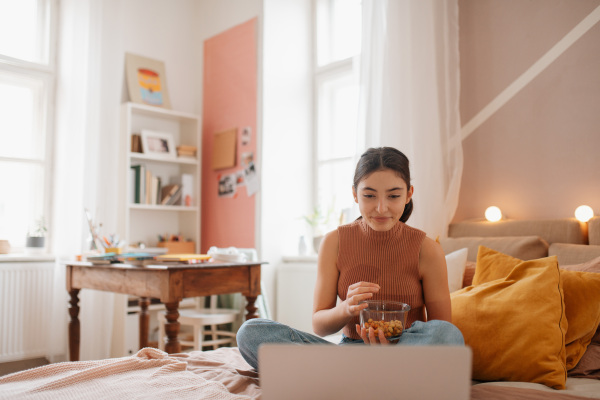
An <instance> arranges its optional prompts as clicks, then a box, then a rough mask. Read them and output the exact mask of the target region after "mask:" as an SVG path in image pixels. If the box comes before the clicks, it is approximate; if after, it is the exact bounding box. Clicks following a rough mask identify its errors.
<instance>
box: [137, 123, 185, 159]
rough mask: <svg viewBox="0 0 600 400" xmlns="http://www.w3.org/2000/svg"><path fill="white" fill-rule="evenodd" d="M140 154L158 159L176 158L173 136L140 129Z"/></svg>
mask: <svg viewBox="0 0 600 400" xmlns="http://www.w3.org/2000/svg"><path fill="white" fill-rule="evenodd" d="M142 152H143V153H144V154H146V155H149V156H153V157H159V158H177V151H176V148H175V141H174V140H173V135H171V134H170V133H165V132H156V131H149V130H145V129H142Z"/></svg>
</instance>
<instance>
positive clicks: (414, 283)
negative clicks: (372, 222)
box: [337, 218, 425, 339]
mask: <svg viewBox="0 0 600 400" xmlns="http://www.w3.org/2000/svg"><path fill="white" fill-rule="evenodd" d="M338 235H339V249H338V258H337V268H338V271H339V273H340V276H339V279H338V289H337V290H338V296H339V297H340V299H342V300H346V295H347V294H348V286H350V285H352V284H353V283H356V282H361V281H363V282H372V283H377V284H378V285H379V286H380V289H379V293H377V294H375V295H374V296H373V297H372V300H392V301H401V302H403V303H406V304H408V305H410V307H411V310H410V311H409V313H408V315H407V318H406V326H407V327H410V326H411V325H412V323H413V322H414V321H416V320H421V321H424V320H425V307H424V304H425V301H424V298H423V286H422V284H421V275H420V273H419V254H420V252H421V244H422V243H423V239H424V238H425V232H423V231H420V230H418V229H415V228H412V227H410V226H408V225H406V224H404V223H403V222H400V221H398V223H396V225H394V227H393V228H392V229H390V230H389V231H385V232H378V231H375V230H373V229H371V228H370V227H369V226H368V225H367V223H366V222H365V221H364V220H363V219H362V218H359V219H358V220H356V221H354V222H352V223H350V224H347V225H342V226H340V227H338ZM359 323H360V322H359V317H358V316H357V317H355V318H352V320H351V321H350V322H349V323H348V324H347V325H346V326H344V329H343V333H344V335H346V336H348V337H350V338H353V339H360V336H358V335H357V333H356V328H355V325H356V324H359Z"/></svg>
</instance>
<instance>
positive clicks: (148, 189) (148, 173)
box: [144, 169, 152, 204]
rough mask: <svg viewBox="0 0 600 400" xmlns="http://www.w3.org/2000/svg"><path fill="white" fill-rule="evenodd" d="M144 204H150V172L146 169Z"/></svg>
mask: <svg viewBox="0 0 600 400" xmlns="http://www.w3.org/2000/svg"><path fill="white" fill-rule="evenodd" d="M145 199H146V201H144V204H152V172H150V170H149V169H146V194H145Z"/></svg>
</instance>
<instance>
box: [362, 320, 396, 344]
mask: <svg viewBox="0 0 600 400" xmlns="http://www.w3.org/2000/svg"><path fill="white" fill-rule="evenodd" d="M377 332H378V334H379V335H377V336H376V335H375V330H374V329H373V328H372V327H369V330H367V329H366V328H365V327H361V326H360V325H358V324H356V333H358V335H359V336H360V338H361V339H362V340H363V342H365V344H370V345H378V344H383V345H387V344H390V342H389V341H388V340H387V339H386V338H385V335H384V334H383V331H382V330H381V329H379V330H378V331H377Z"/></svg>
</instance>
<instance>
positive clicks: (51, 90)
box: [0, 0, 58, 253]
mask: <svg viewBox="0 0 600 400" xmlns="http://www.w3.org/2000/svg"><path fill="white" fill-rule="evenodd" d="M40 2H42V3H46V9H45V14H42V15H38V16H39V18H40V22H43V19H47V21H48V31H47V34H48V35H49V38H48V47H47V49H43V51H44V54H42V57H41V58H42V59H45V60H47V62H46V63H36V62H30V61H25V60H21V59H17V58H13V57H10V56H6V55H4V54H0V75H6V76H9V77H10V76H13V77H14V76H17V77H23V78H26V79H27V78H29V79H33V80H37V81H39V82H40V83H41V84H42V91H41V95H40V97H39V103H38V104H37V107H36V108H37V112H38V113H39V116H40V117H39V118H40V119H39V121H37V123H36V124H37V125H38V126H39V127H40V128H41V129H42V131H43V132H44V133H43V136H44V149H43V156H42V158H21V157H6V156H4V157H3V156H0V161H4V162H11V163H15V164H23V165H25V164H36V165H40V166H42V168H43V171H44V187H43V188H42V189H41V191H40V194H41V196H42V204H43V207H42V213H43V218H44V220H45V222H46V225H47V226H52V209H53V190H52V189H53V183H54V174H53V155H54V151H53V150H54V120H55V107H54V103H55V98H56V77H57V62H56V55H57V35H58V0H47V1H40ZM33 218H34V219H35V218H37V216H34V217H33ZM47 241H48V243H47V244H46V249H50V243H49V242H50V241H51V236H50V237H49V238H47ZM24 242H25V238H23V244H19V243H17V244H16V245H15V244H13V243H11V252H13V253H22V252H23V251H24Z"/></svg>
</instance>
